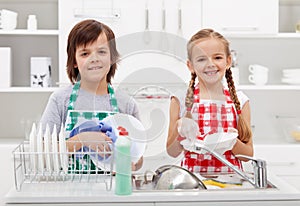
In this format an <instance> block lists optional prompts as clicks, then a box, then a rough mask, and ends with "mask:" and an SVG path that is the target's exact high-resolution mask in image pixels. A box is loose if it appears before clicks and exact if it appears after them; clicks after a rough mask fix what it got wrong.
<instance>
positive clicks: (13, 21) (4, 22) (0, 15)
mask: <svg viewBox="0 0 300 206" xmlns="http://www.w3.org/2000/svg"><path fill="white" fill-rule="evenodd" d="M17 18H18V13H16V12H14V11H11V10H7V9H1V10H0V29H3V30H14V29H15V28H17Z"/></svg>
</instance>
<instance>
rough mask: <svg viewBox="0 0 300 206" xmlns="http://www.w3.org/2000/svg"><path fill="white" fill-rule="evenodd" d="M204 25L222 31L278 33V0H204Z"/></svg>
mask: <svg viewBox="0 0 300 206" xmlns="http://www.w3.org/2000/svg"><path fill="white" fill-rule="evenodd" d="M202 6H203V8H202V9H203V10H202V12H203V18H202V21H203V25H202V26H203V27H204V28H206V27H209V28H214V29H215V30H217V31H219V32H221V33H238V34H245V33H246V34H264V35H265V34H276V33H277V32H278V6H279V4H278V0H266V1H260V0H243V1H240V0H226V1H223V0H203V3H202Z"/></svg>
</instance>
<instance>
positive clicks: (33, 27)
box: [27, 15, 37, 30]
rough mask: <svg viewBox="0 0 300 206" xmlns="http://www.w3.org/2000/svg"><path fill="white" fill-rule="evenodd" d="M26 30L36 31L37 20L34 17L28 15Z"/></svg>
mask: <svg viewBox="0 0 300 206" xmlns="http://www.w3.org/2000/svg"><path fill="white" fill-rule="evenodd" d="M27 29H28V30H37V20H36V16H35V15H28V19H27Z"/></svg>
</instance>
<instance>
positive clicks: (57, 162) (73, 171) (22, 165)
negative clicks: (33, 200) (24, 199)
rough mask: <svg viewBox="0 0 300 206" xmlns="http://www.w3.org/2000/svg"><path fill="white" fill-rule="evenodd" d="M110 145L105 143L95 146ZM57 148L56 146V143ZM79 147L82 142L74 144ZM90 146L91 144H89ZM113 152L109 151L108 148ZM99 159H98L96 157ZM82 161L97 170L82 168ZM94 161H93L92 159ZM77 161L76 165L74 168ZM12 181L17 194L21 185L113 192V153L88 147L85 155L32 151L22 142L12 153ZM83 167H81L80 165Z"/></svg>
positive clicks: (75, 152) (25, 142) (81, 151)
mask: <svg viewBox="0 0 300 206" xmlns="http://www.w3.org/2000/svg"><path fill="white" fill-rule="evenodd" d="M97 143H98V144H100V143H102V145H109V144H110V143H108V142H105V141H104V142H99V141H98V142H97ZM58 144H59V142H58ZM76 144H81V148H83V143H82V142H77V143H76ZM91 145H92V144H91ZM111 148H112V147H111ZM99 155H101V156H99ZM84 157H90V160H91V161H90V162H93V164H94V165H96V167H94V168H92V167H90V166H89V167H86V166H85V169H83V168H84V165H83V164H84V162H85V165H86V161H85V160H84ZM92 157H93V158H92ZM76 160H77V162H80V163H77V164H76ZM13 161H14V179H15V188H16V190H17V191H20V190H21V189H22V186H23V185H24V184H44V183H47V184H66V183H95V184H98V183H99V184H105V186H106V190H107V191H109V190H111V188H112V177H113V162H114V158H113V149H111V151H106V150H105V149H104V151H100V150H98V148H97V150H96V151H94V150H92V149H91V147H87V148H86V149H85V150H84V151H83V150H82V149H81V150H79V151H78V150H77V151H75V150H74V151H73V152H69V151H62V152H60V151H56V152H53V151H51V152H45V150H44V151H41V152H40V151H32V150H31V148H30V144H29V141H24V142H22V143H21V144H19V145H18V146H17V147H16V148H15V149H14V150H13ZM81 163H82V165H81Z"/></svg>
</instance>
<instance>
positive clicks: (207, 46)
mask: <svg viewBox="0 0 300 206" xmlns="http://www.w3.org/2000/svg"><path fill="white" fill-rule="evenodd" d="M230 65H231V58H230V57H227V55H226V51H225V46H224V45H223V43H222V42H221V41H219V40H216V39H213V38H208V39H204V40H201V41H199V42H198V43H196V45H195V46H194V47H193V49H192V57H191V61H188V67H189V69H190V70H191V71H193V72H195V73H196V74H197V76H198V79H199V81H202V82H203V83H204V84H215V83H219V82H221V80H222V78H223V76H224V75H225V71H226V69H228V68H229V66H230Z"/></svg>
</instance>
